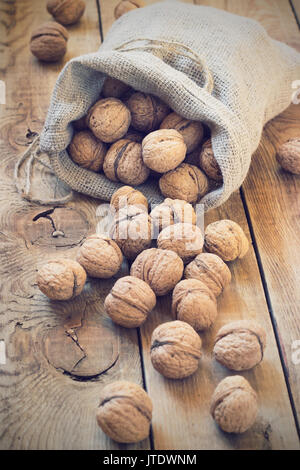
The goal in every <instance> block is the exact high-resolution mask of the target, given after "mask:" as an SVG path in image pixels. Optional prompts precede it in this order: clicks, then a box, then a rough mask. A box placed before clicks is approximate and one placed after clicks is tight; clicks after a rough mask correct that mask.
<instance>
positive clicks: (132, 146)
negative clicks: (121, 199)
mask: <svg viewBox="0 0 300 470" xmlns="http://www.w3.org/2000/svg"><path fill="white" fill-rule="evenodd" d="M103 171H104V173H105V176H106V177H107V178H108V179H110V180H111V181H121V182H122V183H125V184H132V185H134V186H138V185H139V184H142V183H144V182H145V181H146V180H147V178H148V176H149V174H150V170H149V168H147V167H146V165H145V164H144V162H143V158H142V146H141V144H139V143H138V142H132V141H130V140H126V139H121V140H118V141H117V142H115V143H114V144H113V145H112V146H111V147H110V148H109V150H108V152H107V154H106V156H105V160H104V164H103Z"/></svg>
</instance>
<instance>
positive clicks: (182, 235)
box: [157, 222, 204, 263]
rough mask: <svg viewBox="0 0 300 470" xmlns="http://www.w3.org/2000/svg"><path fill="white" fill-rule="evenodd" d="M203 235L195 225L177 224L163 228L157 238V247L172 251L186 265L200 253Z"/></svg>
mask: <svg viewBox="0 0 300 470" xmlns="http://www.w3.org/2000/svg"><path fill="white" fill-rule="evenodd" d="M203 243H204V240H203V235H202V232H201V230H200V228H199V227H197V225H192V224H187V223H181V222H180V223H178V224H174V225H170V226H169V227H166V228H164V229H163V230H162V231H161V232H160V234H159V235H158V237H157V247H158V248H161V249H162V250H173V251H175V252H176V253H177V254H178V256H180V258H181V259H182V260H183V262H184V263H188V262H189V261H191V259H193V258H195V256H197V255H198V254H199V253H201V252H202V248H203Z"/></svg>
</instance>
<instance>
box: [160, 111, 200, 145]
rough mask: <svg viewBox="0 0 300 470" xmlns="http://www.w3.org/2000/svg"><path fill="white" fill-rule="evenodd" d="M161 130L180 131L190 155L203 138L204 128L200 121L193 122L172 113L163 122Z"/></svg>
mask: <svg viewBox="0 0 300 470" xmlns="http://www.w3.org/2000/svg"><path fill="white" fill-rule="evenodd" d="M160 129H175V130H176V131H178V132H179V133H180V134H181V135H182V137H183V139H184V143H185V145H186V152H187V153H190V152H193V150H195V149H196V148H197V147H198V145H199V144H200V142H201V140H202V138H203V126H202V124H201V122H199V121H191V120H189V119H186V118H184V117H182V116H179V114H177V113H174V112H173V113H170V114H168V116H167V117H166V118H165V119H164V120H163V122H162V123H161V125H160Z"/></svg>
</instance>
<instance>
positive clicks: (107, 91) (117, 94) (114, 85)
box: [101, 77, 130, 98]
mask: <svg viewBox="0 0 300 470" xmlns="http://www.w3.org/2000/svg"><path fill="white" fill-rule="evenodd" d="M129 90H130V86H129V85H127V84H126V83H124V82H121V80H118V79H117V78H113V77H107V78H106V79H105V82H104V84H103V87H102V90H101V93H102V95H103V96H104V98H121V96H122V95H124V93H126V92H127V91H129Z"/></svg>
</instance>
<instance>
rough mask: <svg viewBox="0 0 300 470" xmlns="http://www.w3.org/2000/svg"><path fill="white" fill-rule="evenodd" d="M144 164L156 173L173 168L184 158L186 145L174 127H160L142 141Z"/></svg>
mask: <svg viewBox="0 0 300 470" xmlns="http://www.w3.org/2000/svg"><path fill="white" fill-rule="evenodd" d="M142 151H143V160H144V163H145V165H146V166H147V167H148V168H151V170H154V171H156V172H158V173H166V172H167V171H170V170H174V168H176V167H177V166H178V165H180V163H182V162H183V160H184V159H185V154H186V145H185V143H184V140H183V137H182V135H181V134H179V132H177V131H176V130H174V129H161V130H158V131H154V132H151V133H150V134H148V135H147V136H146V137H145V138H144V140H143V142H142Z"/></svg>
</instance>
